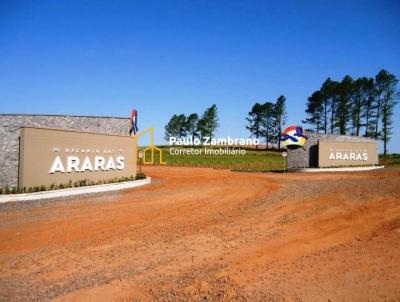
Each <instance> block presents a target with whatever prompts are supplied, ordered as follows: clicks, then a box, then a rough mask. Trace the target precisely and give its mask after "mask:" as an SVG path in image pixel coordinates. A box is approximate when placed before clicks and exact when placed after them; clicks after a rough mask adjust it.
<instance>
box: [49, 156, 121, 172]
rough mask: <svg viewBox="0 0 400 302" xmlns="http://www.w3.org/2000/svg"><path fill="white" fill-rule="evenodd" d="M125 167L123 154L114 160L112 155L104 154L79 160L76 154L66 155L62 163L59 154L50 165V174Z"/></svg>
mask: <svg viewBox="0 0 400 302" xmlns="http://www.w3.org/2000/svg"><path fill="white" fill-rule="evenodd" d="M124 168H125V158H124V157H123V156H117V158H116V159H115V160H114V158H113V157H112V156H110V157H108V159H106V158H105V157H104V156H95V157H94V159H93V160H91V159H90V157H89V156H86V157H84V158H83V160H82V161H81V160H80V158H79V157H78V156H72V155H71V156H67V161H66V163H63V161H62V160H61V157H60V156H57V157H56V158H55V159H54V162H53V164H52V165H51V168H50V171H49V173H50V174H54V173H57V172H60V173H65V172H67V173H70V172H72V171H75V172H85V171H110V170H123V169H124Z"/></svg>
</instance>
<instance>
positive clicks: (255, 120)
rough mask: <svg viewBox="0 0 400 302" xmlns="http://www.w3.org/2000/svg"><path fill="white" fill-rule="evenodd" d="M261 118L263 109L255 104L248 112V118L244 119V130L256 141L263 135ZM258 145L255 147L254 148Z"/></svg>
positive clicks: (260, 105)
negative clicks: (245, 124)
mask: <svg viewBox="0 0 400 302" xmlns="http://www.w3.org/2000/svg"><path fill="white" fill-rule="evenodd" d="M263 118H264V107H263V105H262V104H260V103H255V104H254V106H253V107H252V108H251V111H250V112H249V117H247V118H246V120H247V122H248V125H247V126H246V129H247V130H249V131H250V133H251V135H253V136H255V137H256V138H257V139H258V138H259V137H260V136H262V135H263ZM257 147H258V145H257V146H256V148H257Z"/></svg>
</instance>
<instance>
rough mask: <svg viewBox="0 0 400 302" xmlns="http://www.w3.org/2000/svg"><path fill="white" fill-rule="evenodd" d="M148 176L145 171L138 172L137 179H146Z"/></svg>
mask: <svg viewBox="0 0 400 302" xmlns="http://www.w3.org/2000/svg"><path fill="white" fill-rule="evenodd" d="M145 178H146V175H144V174H143V173H138V174H136V178H135V179H136V180H139V179H145Z"/></svg>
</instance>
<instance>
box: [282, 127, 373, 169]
mask: <svg viewBox="0 0 400 302" xmlns="http://www.w3.org/2000/svg"><path fill="white" fill-rule="evenodd" d="M305 135H306V136H307V142H306V144H305V145H304V147H303V148H299V149H296V150H288V168H289V169H290V168H317V167H318V141H319V140H330V141H338V142H374V143H375V142H376V140H374V139H371V138H367V137H359V136H349V135H333V134H321V133H305ZM376 145H377V148H378V144H376ZM377 154H378V152H377Z"/></svg>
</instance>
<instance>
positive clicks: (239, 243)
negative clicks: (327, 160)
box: [0, 167, 400, 302]
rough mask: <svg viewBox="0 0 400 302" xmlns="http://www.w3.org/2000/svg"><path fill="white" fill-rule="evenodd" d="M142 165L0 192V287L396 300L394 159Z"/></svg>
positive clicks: (13, 294) (399, 179) (18, 296)
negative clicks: (388, 164)
mask: <svg viewBox="0 0 400 302" xmlns="http://www.w3.org/2000/svg"><path fill="white" fill-rule="evenodd" d="M145 172H146V173H147V174H148V175H150V176H152V177H153V180H154V181H153V184H152V185H150V186H147V187H143V188H140V189H133V190H128V191H124V192H122V193H116V194H109V195H100V196H95V197H94V196H92V197H84V198H82V197H81V198H76V199H67V200H63V201H52V202H49V201H46V202H31V203H8V204H3V205H1V206H0V300H1V301H28V300H30V301H31V300H34V301H35V300H37V301H46V300H51V299H55V300H56V301H331V302H335V301H400V169H386V170H381V171H374V172H363V173H347V174H345V173H342V174H337V173H335V174H328V173H327V174H279V173H256V174H254V173H237V172H231V171H227V170H213V169H201V168H169V167H151V168H149V167H147V168H146V171H145Z"/></svg>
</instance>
